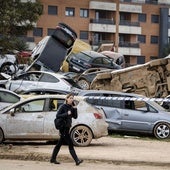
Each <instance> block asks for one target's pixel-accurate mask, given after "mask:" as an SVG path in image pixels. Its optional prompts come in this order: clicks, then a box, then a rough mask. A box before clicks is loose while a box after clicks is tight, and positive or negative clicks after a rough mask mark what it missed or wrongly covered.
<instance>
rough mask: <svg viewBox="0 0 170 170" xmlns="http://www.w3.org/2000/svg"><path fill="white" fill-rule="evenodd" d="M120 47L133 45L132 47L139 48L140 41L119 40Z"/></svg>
mask: <svg viewBox="0 0 170 170" xmlns="http://www.w3.org/2000/svg"><path fill="white" fill-rule="evenodd" d="M119 47H132V48H139V43H138V42H136V43H131V42H127V41H120V42H119Z"/></svg>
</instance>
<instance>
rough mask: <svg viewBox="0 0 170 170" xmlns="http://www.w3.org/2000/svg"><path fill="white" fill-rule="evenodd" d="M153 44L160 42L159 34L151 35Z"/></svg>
mask: <svg viewBox="0 0 170 170" xmlns="http://www.w3.org/2000/svg"><path fill="white" fill-rule="evenodd" d="M151 44H158V36H151Z"/></svg>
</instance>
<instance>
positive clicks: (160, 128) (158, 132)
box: [154, 122, 170, 139]
mask: <svg viewBox="0 0 170 170" xmlns="http://www.w3.org/2000/svg"><path fill="white" fill-rule="evenodd" d="M154 136H155V137H156V138H157V139H167V138H169V136H170V125H169V124H168V123H165V122H161V123H158V124H156V126H155V127H154Z"/></svg>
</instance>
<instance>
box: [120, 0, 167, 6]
mask: <svg viewBox="0 0 170 170" xmlns="http://www.w3.org/2000/svg"><path fill="white" fill-rule="evenodd" d="M120 2H130V3H140V4H155V5H158V4H162V5H166V4H170V2H158V1H157V0H145V1H143V0H120Z"/></svg>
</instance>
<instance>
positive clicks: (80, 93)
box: [78, 90, 145, 97]
mask: <svg viewBox="0 0 170 170" xmlns="http://www.w3.org/2000/svg"><path fill="white" fill-rule="evenodd" d="M102 93H105V94H115V95H122V96H132V97H145V96H142V95H139V94H134V93H124V92H118V91H109V90H81V91H80V92H79V93H78V95H80V96H81V95H82V96H85V95H86V94H102Z"/></svg>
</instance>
